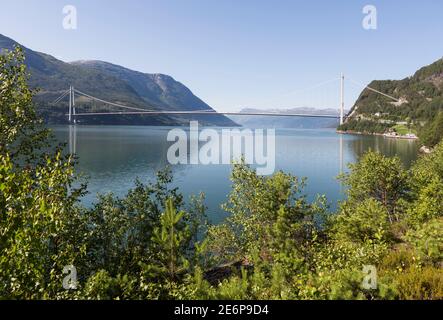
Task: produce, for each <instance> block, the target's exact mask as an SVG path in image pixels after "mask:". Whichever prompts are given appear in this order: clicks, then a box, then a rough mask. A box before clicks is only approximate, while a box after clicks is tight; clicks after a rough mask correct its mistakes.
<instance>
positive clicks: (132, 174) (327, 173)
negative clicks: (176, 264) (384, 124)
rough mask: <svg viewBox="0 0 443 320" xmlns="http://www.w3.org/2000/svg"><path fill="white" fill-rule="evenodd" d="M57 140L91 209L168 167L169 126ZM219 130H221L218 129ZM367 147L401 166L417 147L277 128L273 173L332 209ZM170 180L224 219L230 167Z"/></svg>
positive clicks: (83, 131)
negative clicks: (70, 156)
mask: <svg viewBox="0 0 443 320" xmlns="http://www.w3.org/2000/svg"><path fill="white" fill-rule="evenodd" d="M52 129H53V130H54V132H55V134H56V137H57V139H58V140H59V141H60V142H65V143H67V144H68V147H67V149H68V148H70V149H71V150H74V149H75V152H76V154H77V155H78V157H79V164H78V167H77V170H78V171H79V172H81V173H84V174H85V175H86V176H87V177H88V178H89V180H88V181H89V184H88V191H89V194H88V195H87V196H86V197H85V198H84V199H83V203H84V204H85V205H88V206H90V205H91V204H92V203H93V202H94V201H95V199H96V196H97V194H98V193H108V192H113V193H114V194H115V195H118V196H124V195H125V194H126V192H127V191H128V190H129V189H130V188H132V187H133V186H134V180H135V179H136V178H139V179H140V180H141V181H142V182H146V181H148V180H150V179H152V178H153V177H154V175H155V172H156V171H158V170H160V169H162V168H164V167H165V166H166V165H168V162H167V158H166V155H167V150H168V148H169V147H170V146H171V145H172V142H168V141H167V140H166V136H167V134H168V131H169V130H170V129H172V128H168V127H129V126H128V127H126V126H76V127H75V129H74V127H72V126H71V127H68V126H57V127H53V128H52ZM220 130H221V129H220ZM369 149H372V150H377V151H380V152H382V153H383V154H385V155H388V156H394V155H397V156H399V157H400V158H401V160H402V161H403V163H404V164H405V166H409V165H410V164H411V163H412V162H413V161H414V160H416V158H417V149H418V147H417V143H416V142H415V141H410V140H396V139H390V138H384V137H378V136H377V137H376V136H354V135H339V134H337V133H336V132H335V130H333V129H310V130H306V129H276V170H283V171H285V172H290V173H292V174H294V175H297V176H299V177H306V178H307V179H308V180H307V183H308V184H307V187H306V189H305V193H306V194H307V195H308V196H309V198H311V199H312V198H314V197H315V195H317V194H325V195H326V196H327V198H328V200H329V202H330V203H331V204H332V207H333V208H334V207H335V204H336V203H337V201H338V200H340V199H343V196H344V195H343V188H342V186H341V185H340V183H339V182H338V181H337V179H336V177H337V175H338V174H339V173H340V171H341V170H342V168H343V169H346V165H347V164H348V163H350V162H355V161H356V160H357V159H358V158H359V157H360V156H361V155H362V154H363V153H364V152H365V151H367V150H369ZM172 170H173V173H174V178H175V182H174V185H175V186H177V187H179V188H180V190H181V191H182V192H183V194H184V195H185V197H186V198H188V197H189V196H190V195H192V194H198V193H200V192H204V193H205V194H206V205H207V206H208V215H209V217H210V218H211V220H212V222H214V223H217V222H220V221H221V220H223V219H224V218H225V217H226V215H227V214H226V213H225V212H223V210H222V209H221V208H220V205H221V204H222V203H223V202H224V201H225V200H226V195H227V194H228V193H229V191H230V186H231V183H230V181H229V174H230V166H229V165H208V166H204V165H176V166H172Z"/></svg>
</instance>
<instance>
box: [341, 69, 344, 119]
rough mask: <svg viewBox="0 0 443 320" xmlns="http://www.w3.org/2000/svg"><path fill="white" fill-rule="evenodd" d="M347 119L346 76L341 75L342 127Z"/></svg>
mask: <svg viewBox="0 0 443 320" xmlns="http://www.w3.org/2000/svg"><path fill="white" fill-rule="evenodd" d="M344 118H345V75H344V74H343V73H342V74H341V75H340V125H342V124H343V123H344Z"/></svg>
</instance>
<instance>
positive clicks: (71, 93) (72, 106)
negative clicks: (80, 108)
mask: <svg viewBox="0 0 443 320" xmlns="http://www.w3.org/2000/svg"><path fill="white" fill-rule="evenodd" d="M75 114H76V112H75V94H74V87H73V86H70V87H69V123H71V122H72V121H73V120H74V124H76V122H77V119H76V118H75Z"/></svg>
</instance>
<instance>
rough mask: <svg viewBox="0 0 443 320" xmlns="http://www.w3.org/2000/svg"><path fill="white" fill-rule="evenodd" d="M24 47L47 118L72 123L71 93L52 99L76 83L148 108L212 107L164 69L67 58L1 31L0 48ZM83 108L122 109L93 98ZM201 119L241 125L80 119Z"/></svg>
mask: <svg viewBox="0 0 443 320" xmlns="http://www.w3.org/2000/svg"><path fill="white" fill-rule="evenodd" d="M16 46H20V47H22V48H23V50H24V53H25V57H26V59H25V64H26V66H27V67H28V71H29V72H30V74H31V77H30V78H29V85H30V87H31V88H33V89H39V90H38V91H37V92H36V95H35V98H34V101H35V103H36V107H37V112H38V113H39V115H41V116H42V117H43V119H44V120H45V122H46V123H50V124H66V123H67V116H66V113H67V111H68V99H67V98H66V99H64V100H63V101H62V102H60V103H57V104H56V105H54V104H52V102H53V101H54V100H55V99H57V98H58V97H59V96H60V95H61V94H62V93H63V92H65V91H66V90H68V88H69V86H71V85H73V86H74V87H75V88H76V89H78V90H80V91H82V92H85V93H87V94H90V95H92V96H95V97H97V98H100V99H103V100H106V101H111V102H113V103H120V104H123V105H128V106H131V107H137V108H141V109H146V110H163V111H172V110H175V111H177V110H182V111H183V110H186V111H188V110H189V111H192V110H212V108H211V107H210V106H209V105H207V104H206V103H205V102H203V101H202V100H201V99H199V98H198V97H197V96H195V95H194V94H193V93H192V92H191V90H189V89H188V88H187V87H186V86H184V85H183V84H182V83H180V82H178V81H175V80H174V79H173V78H172V77H170V76H168V75H164V74H147V73H142V72H138V71H134V70H130V69H127V68H124V67H121V66H118V65H114V64H111V63H107V62H103V61H78V62H72V63H66V62H63V61H61V60H58V59H56V58H54V57H52V56H50V55H47V54H44V53H40V52H36V51H33V50H31V49H28V48H25V47H23V46H21V45H20V44H18V43H17V42H15V41H14V40H12V39H10V38H7V37H5V36H3V35H1V34H0V52H2V51H5V50H14V48H15V47H16ZM76 106H77V111H78V112H82V111H84V112H91V111H95V112H106V111H110V110H112V111H114V112H122V111H125V110H124V109H119V108H112V109H110V108H109V106H107V105H104V104H101V103H92V102H91V100H88V99H83V98H82V99H78V100H77V103H76ZM191 119H192V120H199V121H200V122H201V123H202V124H206V125H220V126H235V123H234V122H233V121H232V120H230V119H228V118H226V117H224V116H222V115H210V116H172V115H168V116H166V115H162V116H152V115H150V116H147V115H109V116H96V117H92V116H88V117H82V118H79V119H78V121H77V122H78V123H81V124H125V125H184V124H187V123H189V120H191Z"/></svg>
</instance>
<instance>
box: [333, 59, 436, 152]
mask: <svg viewBox="0 0 443 320" xmlns="http://www.w3.org/2000/svg"><path fill="white" fill-rule="evenodd" d="M369 87H371V88H373V89H376V90H378V91H380V92H383V93H386V94H388V95H391V96H393V97H397V98H398V99H399V102H395V101H393V100H391V99H389V98H387V97H384V96H382V95H380V94H378V93H375V92H373V91H371V90H368V89H365V90H364V91H363V92H362V93H361V94H360V96H359V98H358V100H357V102H356V103H355V105H354V107H353V108H352V110H351V112H350V117H349V119H348V120H347V121H346V123H345V124H344V125H342V126H341V127H339V129H340V130H343V131H358V132H363V133H384V132H387V131H388V130H390V129H393V130H395V129H396V128H395V126H396V125H398V124H399V123H400V124H403V125H405V126H406V127H407V128H408V129H409V130H415V131H417V132H418V135H419V137H420V139H421V141H422V143H423V144H425V145H427V146H431V147H432V146H435V145H436V144H437V143H438V142H439V141H440V138H441V137H442V136H443V120H442V117H443V116H442V115H441V113H442V112H443V59H440V60H438V61H436V62H435V63H433V64H431V65H429V66H426V67H424V68H422V69H420V70H418V71H417V72H416V73H415V74H414V75H413V76H412V77H409V78H406V79H403V80H398V81H393V80H386V81H373V82H371V83H370V84H369Z"/></svg>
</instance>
